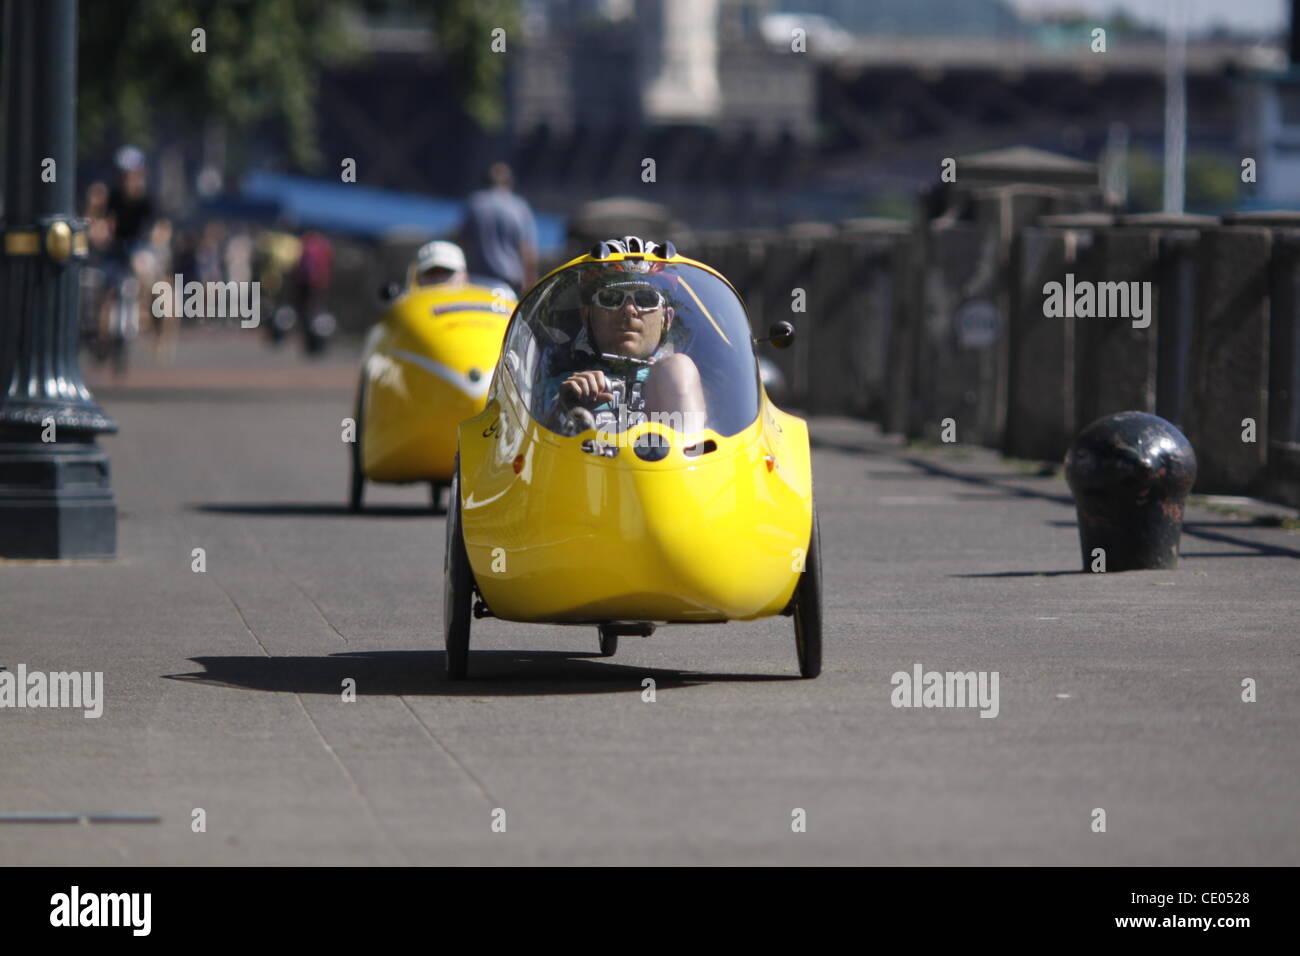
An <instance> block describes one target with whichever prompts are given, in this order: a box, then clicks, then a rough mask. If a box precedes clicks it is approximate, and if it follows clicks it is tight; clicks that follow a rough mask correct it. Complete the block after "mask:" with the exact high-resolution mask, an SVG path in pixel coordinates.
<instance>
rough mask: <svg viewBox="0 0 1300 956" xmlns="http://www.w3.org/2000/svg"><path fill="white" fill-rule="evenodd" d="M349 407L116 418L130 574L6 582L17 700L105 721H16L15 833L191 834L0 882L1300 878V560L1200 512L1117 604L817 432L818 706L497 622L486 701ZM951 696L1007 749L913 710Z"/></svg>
mask: <svg viewBox="0 0 1300 956" xmlns="http://www.w3.org/2000/svg"><path fill="white" fill-rule="evenodd" d="M259 348H260V346H259ZM249 365H250V366H256V365H257V363H256V362H250V363H249ZM351 374H352V373H351V371H350V369H348V368H347V367H346V365H345V363H342V362H337V361H336V364H335V365H333V366H326V367H324V368H323V369H322V370H321V371H320V373H319V376H318V379H319V381H316V383H315V385H313V384H312V382H311V381H309V380H308V378H309V376H308V377H304V375H303V374H301V373H299V374H297V375H296V377H291V378H289V379H286V381H288V383H289V384H288V385H287V386H286V387H284V388H278V389H277V388H276V387H275V386H274V377H273V376H272V377H271V378H267V377H266V376H261V377H258V375H252V377H251V378H250V377H245V378H243V379H240V378H238V377H235V378H234V379H232V381H233V382H234V383H235V384H234V385H232V386H231V387H225V388H223V387H219V385H220V381H221V377H220V376H213V375H211V374H209V375H207V377H198V378H196V380H195V381H196V387H195V388H193V389H190V390H188V391H187V390H186V389H185V384H184V381H183V380H182V381H176V380H171V379H166V380H164V379H158V378H155V379H153V380H152V387H143V388H134V389H132V388H113V387H109V386H105V387H101V389H100V394H101V398H102V399H103V400H104V403H105V405H106V406H107V407H108V409H109V411H110V412H111V413H112V414H113V415H115V416H116V417H117V418H118V419H119V421H120V423H121V433H120V434H119V435H118V436H116V437H113V438H109V439H107V440H106V441H105V445H106V446H107V448H108V449H109V451H110V452H111V454H112V460H113V468H114V476H113V478H114V486H115V488H116V492H117V495H118V499H119V504H120V507H121V510H122V515H121V522H120V557H119V558H118V559H117V560H116V561H113V562H109V563H99V562H80V563H75V564H67V565H58V564H52V563H30V562H28V563H20V562H0V607H2V608H3V610H2V611H0V665H4V666H6V667H8V668H9V669H10V670H11V671H12V670H16V668H17V666H18V665H19V664H25V665H26V666H27V668H28V669H29V670H45V671H56V670H68V669H76V670H89V671H103V672H104V675H105V676H104V680H105V696H106V702H105V707H104V714H103V716H102V717H101V718H99V719H86V718H84V717H83V716H82V715H81V713H80V712H70V711H66V710H48V709H47V710H30V709H28V710H0V813H13V812H74V813H87V812H131V813H146V814H155V815H157V817H158V818H159V820H158V822H156V823H135V824H131V823H119V824H90V825H77V824H57V823H40V824H38V823H0V864H119V863H127V864H303V863H305V864H325V863H329V864H403V863H418V864H468V863H488V864H494V863H523V864H546V863H559V864H572V863H608V864H638V863H650V864H670V863H678V864H685V863H705V864H717V863H741V864H765V863H827V864H1258V863H1268V864H1292V865H1294V864H1296V863H1300V826H1298V825H1297V824H1298V819H1297V818H1298V816H1300V809H1298V808H1300V734H1298V733H1297V728H1300V696H1298V695H1297V693H1296V692H1297V688H1298V687H1300V680H1297V678H1298V676H1300V654H1297V650H1298V644H1297V637H1298V635H1297V631H1298V630H1300V627H1298V626H1297V622H1298V620H1300V615H1297V609H1298V608H1300V588H1298V587H1297V584H1298V583H1300V576H1298V572H1300V560H1298V559H1300V535H1298V534H1296V533H1294V532H1289V531H1286V530H1283V529H1280V528H1267V527H1258V526H1255V525H1252V524H1250V523H1249V522H1246V521H1242V520H1239V519H1235V518H1231V517H1224V516H1222V515H1218V514H1213V513H1210V512H1207V511H1200V510H1197V511H1193V512H1192V513H1191V518H1192V524H1191V526H1190V527H1189V531H1188V533H1187V534H1185V536H1184V539H1183V551H1184V555H1185V560H1184V562H1183V566H1182V568H1181V569H1180V570H1178V571H1175V572H1141V573H1129V574H1083V573H1080V572H1079V571H1078V568H1079V556H1078V545H1077V538H1076V533H1075V528H1074V523H1073V509H1072V506H1071V505H1070V503H1069V498H1068V490H1067V489H1066V487H1065V484H1064V482H1063V481H1062V480H1061V478H1060V477H1059V476H1058V477H1035V476H1031V475H1027V474H1024V473H1022V472H1018V471H1016V470H1014V469H1012V468H1010V467H1008V466H1007V465H1005V464H1003V463H1002V462H1001V461H1000V460H999V459H998V458H997V457H996V456H994V455H992V454H990V453H988V452H984V451H980V450H977V449H962V448H960V447H957V448H953V449H947V450H944V451H938V450H935V451H917V450H915V449H908V448H906V447H903V446H901V445H900V444H898V443H897V442H896V441H893V440H891V439H886V438H883V437H881V436H880V435H878V434H877V433H876V432H875V431H873V430H872V429H871V428H870V427H869V426H866V425H863V424H860V423H857V422H851V421H847V420H819V421H816V422H815V423H814V433H815V435H816V451H815V456H814V459H815V474H816V481H817V503H818V507H819V509H820V512H821V525H822V532H823V536H824V543H823V550H824V562H825V578H826V589H827V594H826V620H827V634H826V667H825V671H824V672H823V674H822V676H821V677H820V678H819V679H818V680H815V681H803V680H799V679H798V678H797V676H796V675H797V665H796V660H795V650H794V638H793V634H792V628H791V622H790V621H789V620H788V619H785V618H777V619H773V620H768V621H763V622H757V623H750V624H731V625H727V626H722V627H717V626H713V627H708V626H702V627H682V628H666V629H661V630H660V631H659V633H658V634H656V635H655V636H654V637H653V638H650V639H646V640H641V639H635V638H624V639H623V641H622V647H621V648H620V650H619V654H618V656H617V657H615V658H613V659H601V658H598V657H597V656H596V650H597V647H596V643H597V642H596V634H595V632H594V629H588V628H555V627H543V626H524V625H513V624H504V623H501V622H498V621H483V622H478V623H477V624H476V627H475V631H474V638H473V641H474V643H473V646H474V648H475V649H476V652H475V655H474V657H473V659H472V663H471V667H472V672H473V675H474V677H475V679H474V680H472V681H470V682H468V683H465V684H458V685H453V684H449V683H447V682H446V681H445V680H444V679H443V677H442V676H441V672H442V653H441V650H440V644H441V619H442V609H441V565H442V550H443V521H442V519H441V518H437V517H433V516H431V515H430V514H429V513H428V512H427V508H426V503H427V492H426V491H425V489H424V488H421V487H406V488H381V489H374V488H373V487H372V491H371V496H370V500H371V502H372V504H373V505H374V507H373V509H372V510H371V511H370V512H368V513H367V514H365V515H362V516H352V515H350V514H348V513H347V512H346V510H345V509H344V507H343V503H344V495H345V491H346V485H347V471H346V453H345V449H344V446H343V445H342V443H341V441H340V427H339V423H340V420H341V419H342V418H343V417H344V416H345V415H347V414H348V413H349V409H350V401H351V399H350V395H349V394H348V391H347V390H346V388H345V387H343V385H342V383H344V382H346V381H347V380H348V379H349V378H350V376H351ZM331 376H332V377H331ZM196 547H201V548H204V549H205V552H206V560H207V571H206V573H195V572H194V571H192V570H191V563H192V557H191V553H192V549H193V548H196ZM918 662H919V663H920V664H922V665H923V667H924V668H925V669H926V670H931V669H934V670H941V671H943V670H959V671H966V670H987V671H997V672H998V674H999V678H1000V682H999V689H1000V702H999V704H1000V706H999V713H998V716H997V717H996V718H995V719H982V718H980V717H979V715H978V713H977V712H976V711H975V710H970V709H964V710H956V709H951V710H940V709H929V710H926V709H901V708H895V707H893V706H891V702H890V696H891V691H892V690H893V688H892V686H891V683H890V678H891V675H892V674H893V673H894V672H896V671H900V670H903V671H910V670H911V669H912V667H913V665H914V664H915V663H918ZM349 677H350V678H353V679H355V681H356V686H357V698H356V701H355V702H344V701H343V700H342V699H341V688H342V683H343V681H344V679H345V678H349ZM645 677H652V678H654V680H655V681H656V683H657V688H658V689H657V699H656V700H655V702H653V703H647V702H644V701H643V700H642V693H641V691H642V680H643V679H644V678H645ZM1244 678H1253V679H1255V680H1256V681H1257V684H1258V701H1257V702H1256V703H1244V702H1242V700H1241V681H1242V680H1243V679H1244ZM1098 807H1100V808H1104V809H1105V811H1106V814H1107V820H1106V824H1107V826H1106V832H1105V833H1094V832H1092V830H1091V828H1090V824H1091V822H1092V819H1093V817H1092V811H1093V808H1098ZM195 808H202V809H203V810H204V811H205V813H206V832H199V833H196V832H193V830H192V827H191V820H192V815H193V811H194V809H195ZM496 808H501V809H503V810H504V811H505V822H506V827H505V832H504V833H501V832H493V829H492V822H493V811H494V810H495V809H496ZM795 808H802V809H803V810H805V811H806V815H807V830H806V832H803V833H796V832H792V827H791V820H792V811H793V810H794V809H795Z"/></svg>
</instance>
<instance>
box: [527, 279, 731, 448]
mask: <svg viewBox="0 0 1300 956" xmlns="http://www.w3.org/2000/svg"><path fill="white" fill-rule="evenodd" d="M678 286H679V283H678V280H677V278H676V276H673V275H669V274H664V273H662V271H661V269H656V267H655V265H653V264H651V263H647V262H625V263H621V264H619V265H618V266H605V267H602V268H593V269H589V270H586V271H584V273H583V274H582V277H581V280H580V286H579V302H580V306H579V316H580V319H581V329H580V331H579V333H578V336H577V338H576V339H575V340H574V342H573V344H572V350H571V354H570V360H569V364H570V368H568V369H565V370H562V371H561V372H560V373H559V374H556V375H554V376H552V377H550V378H549V379H548V380H547V382H546V383H545V390H544V394H543V399H542V407H543V408H544V409H546V410H547V413H548V417H549V418H550V419H551V420H553V421H556V422H558V423H560V424H561V425H562V426H564V425H567V430H570V431H574V432H576V431H583V430H586V429H590V428H595V429H598V430H600V431H602V432H611V431H615V430H618V431H621V430H623V429H626V428H627V427H628V426H630V425H636V424H639V423H640V422H643V421H646V420H647V418H650V419H652V420H653V419H654V418H657V417H662V418H663V419H665V420H666V418H667V416H669V415H671V416H672V417H673V418H674V419H675V420H678V421H681V422H683V423H684V424H685V427H684V430H685V431H688V432H689V431H693V430H695V429H697V428H699V427H700V426H701V425H702V424H703V422H704V420H705V418H706V410H705V400H704V388H703V385H702V384H701V380H700V370H699V368H697V367H696V365H695V362H694V361H693V360H692V359H691V358H690V356H688V355H686V354H684V353H682V352H678V351H676V350H675V346H674V341H673V335H672V333H673V320H674V318H675V316H676V311H675V309H674V308H673V306H672V305H670V304H669V302H670V296H671V295H673V294H674V293H676V292H677V291H678Z"/></svg>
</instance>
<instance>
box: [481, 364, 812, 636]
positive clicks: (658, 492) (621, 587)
mask: <svg viewBox="0 0 1300 956" xmlns="http://www.w3.org/2000/svg"><path fill="white" fill-rule="evenodd" d="M648 431H652V432H658V433H659V434H660V435H662V436H664V437H665V438H666V439H667V440H668V441H669V442H670V443H671V445H672V447H671V449H670V451H669V453H668V455H667V457H665V458H664V459H663V460H661V461H655V462H647V461H642V460H641V459H639V458H638V457H637V456H636V455H635V453H634V451H633V448H632V447H631V444H632V442H634V441H635V440H636V439H637V438H638V437H639V436H640V435H642V434H644V433H645V432H648ZM595 437H596V432H594V431H587V432H584V433H582V434H579V435H576V436H574V437H572V438H568V437H563V436H560V435H558V434H556V433H554V432H551V431H549V430H547V429H544V428H542V427H540V426H538V425H537V424H536V422H534V421H533V420H532V419H531V418H530V417H529V416H528V415H527V413H526V410H525V408H524V407H523V405H522V403H521V402H520V400H519V396H518V394H517V392H516V390H515V387H514V383H513V381H512V380H511V378H510V375H509V373H506V372H503V373H501V375H500V378H499V380H498V382H497V385H496V387H495V388H494V389H493V396H492V399H491V400H490V401H489V403H488V405H487V408H486V409H485V410H484V411H483V412H482V414H480V415H477V416H476V417H474V418H472V419H469V420H468V421H466V422H464V423H462V425H461V426H460V455H461V461H460V469H461V470H460V475H461V478H460V494H461V508H462V525H463V529H464V536H465V544H466V549H467V551H468V553H469V560H470V565H471V567H472V568H473V572H474V579H475V582H476V584H477V586H478V589H479V593H480V594H481V595H482V597H483V599H484V600H485V601H486V602H487V605H488V607H489V608H491V610H492V612H493V613H494V614H495V615H496V616H497V617H500V618H505V619H509V620H515V621H534V622H552V623H578V622H610V621H721V620H747V619H752V618H758V617H765V616H769V615H773V614H779V613H780V612H781V611H782V610H783V609H785V607H786V606H787V605H788V604H789V602H790V599H791V596H792V594H793V592H794V588H795V585H796V583H797V582H798V578H799V573H800V571H801V570H802V566H803V557H804V553H805V549H806V548H807V547H808V543H809V538H810V536H811V533H812V505H813V499H812V471H811V463H810V461H809V450H808V431H807V425H806V424H805V423H804V422H803V421H802V420H801V419H798V418H795V417H794V416H792V415H788V414H786V413H785V412H782V411H781V410H779V409H777V408H776V407H775V406H773V405H772V404H771V403H770V402H769V401H768V399H767V396H766V394H764V395H763V396H762V401H761V407H760V410H759V414H758V418H757V419H756V420H755V421H754V422H753V423H752V424H751V425H750V426H749V427H747V428H745V429H744V430H742V431H741V432H739V433H737V434H735V435H732V436H729V437H723V436H721V435H719V434H717V433H716V432H713V431H709V430H706V431H704V432H702V433H700V434H698V435H692V436H688V437H687V438H685V439H683V437H682V436H681V435H679V434H678V433H677V432H675V431H673V430H672V429H670V428H666V427H664V426H663V425H661V424H659V423H656V422H647V423H642V424H640V425H637V426H634V427H632V428H630V429H628V430H627V431H626V432H625V433H623V435H622V436H621V439H620V445H621V447H620V448H619V453H618V455H617V456H616V457H614V458H606V457H601V456H598V455H595V454H590V453H588V452H585V451H583V449H582V444H583V441H584V440H587V439H592V438H595ZM707 440H712V441H713V442H714V443H715V444H716V446H717V447H716V450H714V451H710V452H708V453H706V454H700V455H698V456H696V457H689V456H687V455H686V453H685V452H684V445H685V444H686V443H687V442H689V443H692V444H694V443H696V442H699V443H703V442H705V441H707ZM697 447H699V446H698V445H697ZM769 459H770V464H771V467H770V468H769Z"/></svg>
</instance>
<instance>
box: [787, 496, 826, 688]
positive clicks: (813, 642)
mask: <svg viewBox="0 0 1300 956" xmlns="http://www.w3.org/2000/svg"><path fill="white" fill-rule="evenodd" d="M821 552H822V549H821V535H820V534H819V533H818V530H817V511H816V509H814V510H813V520H812V536H811V538H810V539H809V541H808V554H807V555H806V556H805V558H804V564H803V573H802V574H801V575H800V576H799V583H798V585H796V587H795V601H794V645H795V649H796V650H797V651H798V653H799V676H801V677H816V676H817V675H818V674H820V673H821V672H822V569H821V563H822V553H821Z"/></svg>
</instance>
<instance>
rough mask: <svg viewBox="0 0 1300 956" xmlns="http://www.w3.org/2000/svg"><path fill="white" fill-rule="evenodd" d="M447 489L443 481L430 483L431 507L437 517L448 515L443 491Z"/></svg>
mask: <svg viewBox="0 0 1300 956" xmlns="http://www.w3.org/2000/svg"><path fill="white" fill-rule="evenodd" d="M446 487H447V486H446V485H445V484H443V483H442V482H441V481H431V482H429V507H430V508H431V509H432V510H433V513H434V514H436V515H442V514H446V513H447V508H446V506H445V505H443V503H442V490H443V489H444V488H446Z"/></svg>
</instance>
